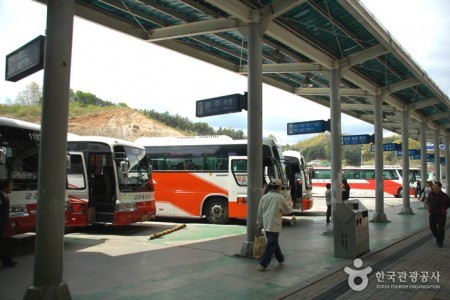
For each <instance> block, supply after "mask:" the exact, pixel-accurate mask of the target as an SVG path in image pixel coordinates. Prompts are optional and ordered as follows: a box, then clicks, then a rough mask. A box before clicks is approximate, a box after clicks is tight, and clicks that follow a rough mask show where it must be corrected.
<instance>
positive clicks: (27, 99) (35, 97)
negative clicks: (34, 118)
mask: <svg viewBox="0 0 450 300" xmlns="http://www.w3.org/2000/svg"><path fill="white" fill-rule="evenodd" d="M16 103H17V104H20V105H39V104H41V103H42V91H41V88H40V87H39V85H38V84H37V83H36V82H34V81H33V82H31V83H30V84H29V85H27V87H26V88H25V90H23V91H21V92H19V93H18V94H17V97H16Z"/></svg>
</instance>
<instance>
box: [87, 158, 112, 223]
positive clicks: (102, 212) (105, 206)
mask: <svg viewBox="0 0 450 300" xmlns="http://www.w3.org/2000/svg"><path fill="white" fill-rule="evenodd" d="M115 177H116V176H114V163H113V158H112V155H111V153H98V152H89V153H88V159H87V178H88V187H89V189H88V190H89V196H88V199H89V205H88V206H89V222H90V223H101V224H113V223H114V215H115V206H116V198H117V197H116V180H115Z"/></svg>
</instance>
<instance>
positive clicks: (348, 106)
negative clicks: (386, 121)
mask: <svg viewBox="0 0 450 300" xmlns="http://www.w3.org/2000/svg"><path fill="white" fill-rule="evenodd" d="M341 108H342V110H362V111H373V110H374V109H375V107H374V105H372V104H358V103H341ZM381 110H382V111H394V108H393V107H392V106H389V105H383V106H382V109H381Z"/></svg>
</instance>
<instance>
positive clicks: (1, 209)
mask: <svg viewBox="0 0 450 300" xmlns="http://www.w3.org/2000/svg"><path fill="white" fill-rule="evenodd" d="M12 189H13V184H12V181H11V180H2V181H0V257H1V260H2V263H3V267H14V266H15V265H16V264H17V262H15V261H13V260H12V258H11V256H10V255H9V253H8V250H7V249H6V240H5V238H4V237H3V234H4V231H5V230H6V226H7V225H8V218H9V198H8V194H10V193H11V192H12Z"/></svg>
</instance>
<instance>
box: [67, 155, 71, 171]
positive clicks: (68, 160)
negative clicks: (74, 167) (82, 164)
mask: <svg viewBox="0 0 450 300" xmlns="http://www.w3.org/2000/svg"><path fill="white" fill-rule="evenodd" d="M70 167H71V162H70V155H69V154H67V160H66V168H67V170H69V169H70Z"/></svg>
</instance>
